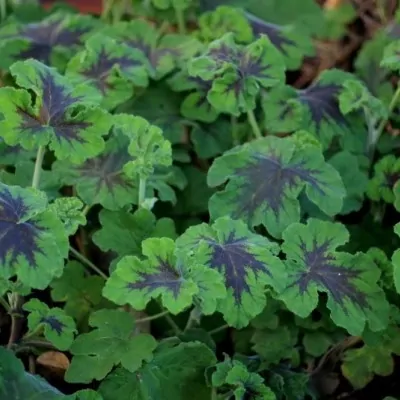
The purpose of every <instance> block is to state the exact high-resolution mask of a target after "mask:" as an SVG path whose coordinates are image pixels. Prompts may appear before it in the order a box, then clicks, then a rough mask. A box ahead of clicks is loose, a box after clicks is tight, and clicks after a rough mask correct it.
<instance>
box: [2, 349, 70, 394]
mask: <svg viewBox="0 0 400 400" xmlns="http://www.w3.org/2000/svg"><path fill="white" fill-rule="evenodd" d="M0 396H1V398H2V399H23V400H42V399H44V398H45V399H46V400H47V399H48V400H62V399H64V398H65V396H64V395H63V394H62V393H61V392H60V391H58V390H57V389H56V388H54V387H53V386H51V385H49V384H48V383H47V382H46V381H45V380H44V379H42V378H41V377H40V376H38V375H31V374H29V373H27V372H25V371H24V365H23V364H22V362H21V361H20V360H19V359H18V358H16V357H15V355H14V353H13V352H12V351H11V350H7V349H6V348H4V347H0Z"/></svg>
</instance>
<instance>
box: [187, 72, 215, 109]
mask: <svg viewBox="0 0 400 400" xmlns="http://www.w3.org/2000/svg"><path fill="white" fill-rule="evenodd" d="M188 79H189V81H191V82H194V83H195V84H196V85H197V92H198V93H199V94H200V97H199V99H198V100H197V103H196V104H195V106H197V107H202V106H204V105H206V106H207V107H209V108H210V109H211V108H212V106H211V104H210V103H209V102H208V100H207V94H208V92H209V91H210V90H211V87H212V84H213V81H212V80H208V81H207V80H204V79H201V78H200V77H198V76H197V77H194V76H189V77H188Z"/></svg>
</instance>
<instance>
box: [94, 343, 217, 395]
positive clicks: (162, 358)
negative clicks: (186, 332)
mask: <svg viewBox="0 0 400 400" xmlns="http://www.w3.org/2000/svg"><path fill="white" fill-rule="evenodd" d="M215 362H216V357H215V355H214V353H213V352H212V351H211V350H210V348H209V347H208V346H206V345H205V344H203V343H199V342H191V343H180V344H178V345H175V346H165V347H163V346H160V347H159V348H158V349H157V350H156V351H155V353H154V355H153V359H152V360H151V361H150V362H149V363H147V364H145V365H144V366H143V367H142V368H141V369H139V370H138V373H136V374H132V373H129V372H128V371H126V370H124V369H122V368H118V369H116V370H115V371H114V372H113V373H112V374H110V375H109V376H108V377H107V378H106V379H105V380H104V381H103V382H102V383H101V385H100V388H99V392H100V394H101V395H102V396H103V398H104V400H114V399H115V398H116V397H117V398H118V399H119V400H152V399H154V398H159V399H165V400H187V399H188V398H190V399H192V400H204V399H208V398H210V397H211V389H210V388H209V387H207V385H206V382H205V377H204V374H205V370H206V368H208V367H210V366H212V365H214V363H215Z"/></svg>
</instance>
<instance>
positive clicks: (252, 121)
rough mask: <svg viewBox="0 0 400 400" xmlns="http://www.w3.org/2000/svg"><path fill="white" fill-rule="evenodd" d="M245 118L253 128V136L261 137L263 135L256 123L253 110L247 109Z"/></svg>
mask: <svg viewBox="0 0 400 400" xmlns="http://www.w3.org/2000/svg"><path fill="white" fill-rule="evenodd" d="M247 120H248V121H249V124H250V126H251V129H252V130H253V133H254V136H255V137H256V138H257V139H261V138H262V137H263V135H262V133H261V130H260V128H259V126H258V124H257V121H256V117H255V115H254V111H253V110H248V111H247Z"/></svg>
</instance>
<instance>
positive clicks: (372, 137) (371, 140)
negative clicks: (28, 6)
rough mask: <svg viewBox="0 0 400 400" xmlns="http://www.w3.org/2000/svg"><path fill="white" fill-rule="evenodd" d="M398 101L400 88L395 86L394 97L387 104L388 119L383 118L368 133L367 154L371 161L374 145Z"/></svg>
mask: <svg viewBox="0 0 400 400" xmlns="http://www.w3.org/2000/svg"><path fill="white" fill-rule="evenodd" d="M399 99H400V86H397V89H396V91H395V92H394V95H393V97H392V99H391V100H390V103H389V107H388V118H383V119H382V120H381V122H380V123H379V125H378V127H377V128H375V129H371V131H370V132H369V138H368V153H369V155H370V158H371V159H372V158H373V155H374V152H375V147H376V144H377V143H378V140H379V138H380V136H381V135H382V132H383V130H384V129H385V126H386V124H387V122H388V119H389V118H390V115H391V114H392V112H393V110H394V108H395V107H396V105H397V102H398V101H399ZM367 121H368V117H367Z"/></svg>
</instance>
